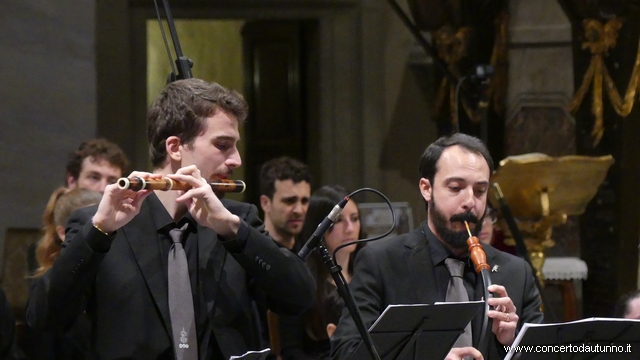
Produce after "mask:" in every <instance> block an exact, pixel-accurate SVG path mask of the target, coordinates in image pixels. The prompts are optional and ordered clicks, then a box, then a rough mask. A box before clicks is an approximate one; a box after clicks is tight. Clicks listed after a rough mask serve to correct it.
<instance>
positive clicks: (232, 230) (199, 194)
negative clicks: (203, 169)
mask: <svg viewBox="0 0 640 360" xmlns="http://www.w3.org/2000/svg"><path fill="white" fill-rule="evenodd" d="M167 176H168V177H169V178H171V179H174V180H178V181H183V182H186V183H188V184H189V185H191V189H189V190H187V191H186V192H185V193H184V194H182V195H181V196H180V197H178V198H177V199H176V201H178V202H179V203H183V204H185V205H186V206H187V209H188V210H189V212H190V213H191V216H193V218H194V219H195V220H196V221H197V222H198V223H199V224H200V225H203V226H206V227H209V228H212V229H213V230H214V231H215V232H216V233H217V234H218V235H220V236H222V237H223V238H232V237H234V236H235V235H236V234H237V233H238V228H239V227H240V218H239V217H238V216H236V215H234V214H232V213H231V212H230V211H229V210H227V208H225V207H224V205H222V203H221V202H220V199H218V197H217V196H216V194H214V193H213V189H212V188H211V186H210V185H209V183H208V182H207V180H206V179H204V178H202V176H201V174H200V170H198V168H197V167H196V166H195V165H190V166H186V167H183V168H181V169H179V170H178V171H176V173H175V174H171V175H167Z"/></svg>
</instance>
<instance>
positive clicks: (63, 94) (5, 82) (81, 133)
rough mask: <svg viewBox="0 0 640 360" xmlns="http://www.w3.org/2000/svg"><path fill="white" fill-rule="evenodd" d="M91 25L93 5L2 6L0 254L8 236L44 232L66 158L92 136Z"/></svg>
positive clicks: (27, 1) (31, 0)
mask: <svg viewBox="0 0 640 360" xmlns="http://www.w3.org/2000/svg"><path fill="white" fill-rule="evenodd" d="M94 19H95V1H94V0H90V1H89V0H64V1H51V0H46V1H45V0H8V1H2V2H0V54H2V56H0V79H1V81H0V122H1V124H2V130H1V131H0V153H1V154H2V156H0V169H2V170H1V171H2V175H1V176H0V179H1V180H2V183H3V186H2V187H0V203H1V204H2V205H3V206H2V207H1V208H0V253H2V251H3V246H2V245H3V244H4V237H5V231H6V229H7V228H10V227H12V228H39V227H40V226H41V216H42V211H43V210H44V206H45V203H46V201H47V199H48V197H49V194H50V192H51V191H52V190H53V189H54V188H55V187H57V186H59V185H61V184H62V182H63V179H64V166H65V163H66V157H67V154H68V153H69V152H70V151H71V150H73V149H74V148H76V147H77V145H78V144H79V143H80V142H81V141H82V140H84V139H86V138H89V137H93V136H94V135H95V129H96V95H95V94H96V91H95V90H96V89H95V87H96V85H95V84H96V82H95V77H96V73H95V50H94V45H95V35H94V33H95V20H94ZM0 259H2V257H1V256H0ZM0 261H1V260H0Z"/></svg>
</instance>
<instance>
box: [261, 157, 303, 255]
mask: <svg viewBox="0 0 640 360" xmlns="http://www.w3.org/2000/svg"><path fill="white" fill-rule="evenodd" d="M310 182H311V176H310V175H309V168H308V167H307V165H305V164H303V163H302V162H300V161H298V160H295V159H292V158H289V157H279V158H275V159H271V160H269V161H267V162H266V163H264V164H263V165H262V169H261V170H260V193H261V195H260V206H261V207H262V210H263V211H264V224H265V228H266V229H267V231H268V232H269V235H271V237H272V238H273V239H274V240H275V241H276V242H277V243H278V244H280V245H281V246H284V247H285V248H287V249H289V250H292V249H293V247H294V245H295V239H296V235H298V234H299V233H300V231H301V230H302V225H303V223H304V219H305V216H306V215H307V209H308V208H309V197H310V196H311V185H310Z"/></svg>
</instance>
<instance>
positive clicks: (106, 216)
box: [93, 171, 162, 234]
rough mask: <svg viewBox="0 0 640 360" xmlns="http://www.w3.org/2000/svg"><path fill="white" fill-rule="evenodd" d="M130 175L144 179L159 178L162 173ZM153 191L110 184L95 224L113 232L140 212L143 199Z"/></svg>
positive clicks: (100, 205)
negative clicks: (123, 187)
mask: <svg viewBox="0 0 640 360" xmlns="http://www.w3.org/2000/svg"><path fill="white" fill-rule="evenodd" d="M129 176H137V177H140V178H143V179H159V178H162V175H159V174H150V173H146V172H139V171H134V172H132V173H131V175H129ZM152 192H153V191H151V190H142V191H137V192H136V191H131V190H123V189H120V188H119V187H118V185H117V184H111V185H108V186H107V187H106V188H105V189H104V194H103V195H102V200H100V204H99V205H98V210H97V211H96V214H95V215H94V216H93V224H94V225H96V226H97V227H98V228H100V230H102V231H104V232H106V233H109V234H110V233H112V232H114V231H116V230H118V229H119V228H121V227H123V226H124V225H126V224H127V223H128V222H129V221H131V219H133V217H134V216H136V215H137V214H138V213H139V212H140V205H141V204H142V201H143V200H144V199H145V198H146V197H147V196H149V194H151V193H152Z"/></svg>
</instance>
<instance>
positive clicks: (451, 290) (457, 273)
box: [444, 258, 473, 347]
mask: <svg viewBox="0 0 640 360" xmlns="http://www.w3.org/2000/svg"><path fill="white" fill-rule="evenodd" d="M444 264H445V266H446V267H447V269H449V273H450V274H451V279H450V280H449V286H448V287H447V295H446V297H445V301H448V302H449V301H451V302H453V301H469V293H467V289H466V288H465V287H464V280H463V279H462V275H463V274H464V263H463V262H462V261H460V260H456V259H452V258H446V259H445V260H444ZM472 345H473V337H472V336H471V324H467V327H465V328H464V333H462V334H461V335H460V337H459V338H458V340H456V343H455V344H454V345H453V347H465V346H472Z"/></svg>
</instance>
